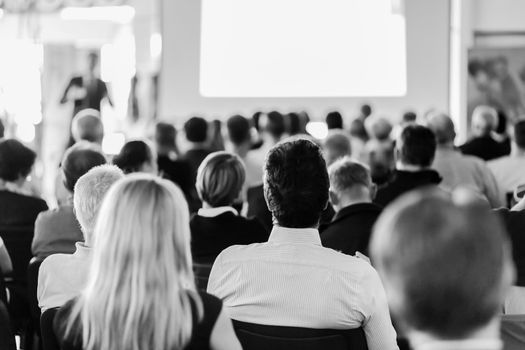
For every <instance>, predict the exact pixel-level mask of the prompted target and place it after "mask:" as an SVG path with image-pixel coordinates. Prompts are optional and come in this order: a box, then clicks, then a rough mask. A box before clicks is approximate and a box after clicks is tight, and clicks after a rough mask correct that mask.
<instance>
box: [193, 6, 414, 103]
mask: <svg viewBox="0 0 525 350" xmlns="http://www.w3.org/2000/svg"><path fill="white" fill-rule="evenodd" d="M401 3H402V0H352V1H349V0H286V1H283V0H202V18H201V57H200V92H201V94H202V95H203V96H206V97H345V96H358V97H365V96H366V97H369V96H403V95H405V94H406V85H407V83H406V43H405V41H406V40H405V36H406V35H405V17H404V15H403V6H401V5H400V4H401Z"/></svg>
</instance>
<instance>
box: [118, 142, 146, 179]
mask: <svg viewBox="0 0 525 350" xmlns="http://www.w3.org/2000/svg"><path fill="white" fill-rule="evenodd" d="M154 161H156V160H155V159H153V152H152V150H151V148H150V146H149V145H148V144H147V143H146V142H144V141H140V140H137V141H129V142H126V144H125V145H124V147H122V149H121V150H120V153H119V154H117V155H116V156H115V158H113V164H115V165H116V166H118V167H119V168H120V169H122V171H123V172H124V173H125V174H130V173H135V172H138V171H140V169H141V168H142V166H143V165H144V164H145V163H151V164H153V162H154Z"/></svg>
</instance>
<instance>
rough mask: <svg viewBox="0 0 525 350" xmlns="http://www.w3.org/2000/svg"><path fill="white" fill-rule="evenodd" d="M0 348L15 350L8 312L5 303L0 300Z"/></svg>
mask: <svg viewBox="0 0 525 350" xmlns="http://www.w3.org/2000/svg"><path fill="white" fill-rule="evenodd" d="M0 349H2V350H16V342H15V335H14V333H13V329H12V328H11V321H10V318H9V312H7V308H6V307H5V304H4V303H3V302H1V301H0Z"/></svg>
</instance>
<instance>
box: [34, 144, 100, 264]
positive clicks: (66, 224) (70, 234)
mask: <svg viewBox="0 0 525 350" xmlns="http://www.w3.org/2000/svg"><path fill="white" fill-rule="evenodd" d="M102 164H106V158H105V157H104V155H103V154H102V153H101V152H100V151H98V149H97V148H94V147H93V146H92V144H90V143H77V144H75V145H73V146H71V147H70V148H69V149H68V150H67V151H66V153H65V154H64V158H63V160H62V166H61V168H62V185H63V186H64V188H65V189H66V190H67V192H68V193H69V198H68V201H67V202H66V203H63V204H61V205H59V207H58V208H56V209H52V210H48V211H45V212H42V213H40V215H38V217H37V219H36V222H35V236H34V237H33V244H32V245H31V250H32V252H33V256H35V257H38V258H41V259H44V258H46V257H47V256H49V255H51V254H55V253H65V254H72V253H73V252H74V251H75V243H76V242H81V241H83V240H84V238H83V236H82V232H81V230H80V225H79V224H78V221H77V219H76V218H75V213H74V212H73V193H74V188H75V184H76V182H77V180H78V179H79V178H80V177H81V176H82V175H84V174H85V173H87V172H88V171H89V170H90V169H91V168H93V167H95V166H97V165H102Z"/></svg>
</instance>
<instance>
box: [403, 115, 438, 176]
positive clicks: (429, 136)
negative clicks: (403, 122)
mask: <svg viewBox="0 0 525 350" xmlns="http://www.w3.org/2000/svg"><path fill="white" fill-rule="evenodd" d="M396 150H397V161H399V162H401V163H402V164H404V165H413V166H419V167H424V168H426V167H430V166H431V165H432V162H433V161H434V156H435V154H436V137H435V135H434V133H433V132H432V130H430V129H429V128H427V127H424V126H422V125H407V126H406V127H405V128H404V129H403V130H402V131H401V135H399V138H398V139H397V141H396Z"/></svg>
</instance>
